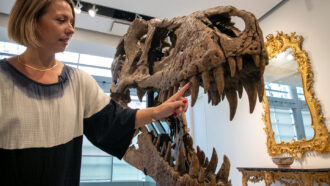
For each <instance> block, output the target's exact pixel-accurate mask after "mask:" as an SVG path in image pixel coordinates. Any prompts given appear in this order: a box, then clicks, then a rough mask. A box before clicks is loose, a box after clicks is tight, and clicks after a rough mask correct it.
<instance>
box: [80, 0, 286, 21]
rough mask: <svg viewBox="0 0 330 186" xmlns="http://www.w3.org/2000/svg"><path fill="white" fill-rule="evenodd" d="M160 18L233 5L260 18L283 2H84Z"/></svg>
mask: <svg viewBox="0 0 330 186" xmlns="http://www.w3.org/2000/svg"><path fill="white" fill-rule="evenodd" d="M82 1H84V2H89V3H94V4H97V5H102V6H106V7H111V8H115V9H120V10H125V11H129V12H134V13H138V14H144V15H147V16H151V17H158V18H163V17H167V18H172V17H177V16H184V15H187V14H190V13H192V12H195V11H198V10H203V9H207V8H211V7H215V6H227V5H232V6H235V7H236V8H238V9H244V10H247V11H250V12H252V13H253V14H254V15H255V16H256V17H257V18H260V17H261V16H263V15H264V14H265V13H267V12H268V11H269V10H270V9H272V8H273V7H275V6H276V5H277V4H278V3H280V2H281V1H282V0H266V1H265V0H166V1H164V0H82Z"/></svg>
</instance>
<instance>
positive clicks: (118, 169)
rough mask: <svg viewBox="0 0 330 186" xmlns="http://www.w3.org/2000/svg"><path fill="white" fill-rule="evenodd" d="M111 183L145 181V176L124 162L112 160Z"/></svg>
mask: <svg viewBox="0 0 330 186" xmlns="http://www.w3.org/2000/svg"><path fill="white" fill-rule="evenodd" d="M112 180H113V181H136V180H139V181H145V180H146V176H145V175H144V173H143V172H141V171H140V170H138V169H136V168H135V167H132V166H131V165H129V164H128V163H126V162H125V161H124V160H119V159H117V158H113V178H112Z"/></svg>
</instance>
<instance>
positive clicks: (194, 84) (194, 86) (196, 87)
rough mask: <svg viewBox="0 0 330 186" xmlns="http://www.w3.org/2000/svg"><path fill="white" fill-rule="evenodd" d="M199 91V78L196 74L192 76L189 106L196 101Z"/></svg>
mask: <svg viewBox="0 0 330 186" xmlns="http://www.w3.org/2000/svg"><path fill="white" fill-rule="evenodd" d="M198 91H199V78H198V77H197V76H193V77H192V85H191V107H193V106H194V105H195V103H196V100H197V97H198Z"/></svg>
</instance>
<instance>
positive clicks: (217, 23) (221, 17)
mask: <svg viewBox="0 0 330 186" xmlns="http://www.w3.org/2000/svg"><path fill="white" fill-rule="evenodd" d="M208 19H209V21H210V22H211V23H212V24H211V25H209V24H207V26H208V27H210V28H214V27H215V28H217V29H218V30H219V31H220V32H221V33H223V34H226V35H228V36H230V37H233V38H235V37H237V36H238V34H239V33H240V32H242V30H244V29H245V24H244V21H242V19H241V18H239V17H237V16H230V15H229V14H227V13H224V14H217V15H212V16H208ZM232 19H234V21H235V22H239V28H236V27H235V26H234V25H235V22H233V21H232Z"/></svg>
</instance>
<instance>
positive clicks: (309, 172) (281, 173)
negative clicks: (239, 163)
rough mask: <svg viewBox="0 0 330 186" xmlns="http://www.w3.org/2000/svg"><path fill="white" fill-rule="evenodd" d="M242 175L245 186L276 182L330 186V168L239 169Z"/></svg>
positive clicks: (268, 185)
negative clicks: (326, 185) (324, 184)
mask: <svg viewBox="0 0 330 186" xmlns="http://www.w3.org/2000/svg"><path fill="white" fill-rule="evenodd" d="M237 169H238V170H239V171H240V172H241V173H242V174H243V178H242V183H243V186H247V185H248V184H247V183H248V181H251V182H252V183H257V182H260V181H262V180H264V181H265V183H266V186H270V185H271V184H272V183H275V181H279V182H280V183H282V184H284V185H286V186H289V185H300V186H313V185H314V183H318V184H321V183H327V184H328V185H330V168H325V169H324V168H323V169H293V168H252V167H238V168H237Z"/></svg>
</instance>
